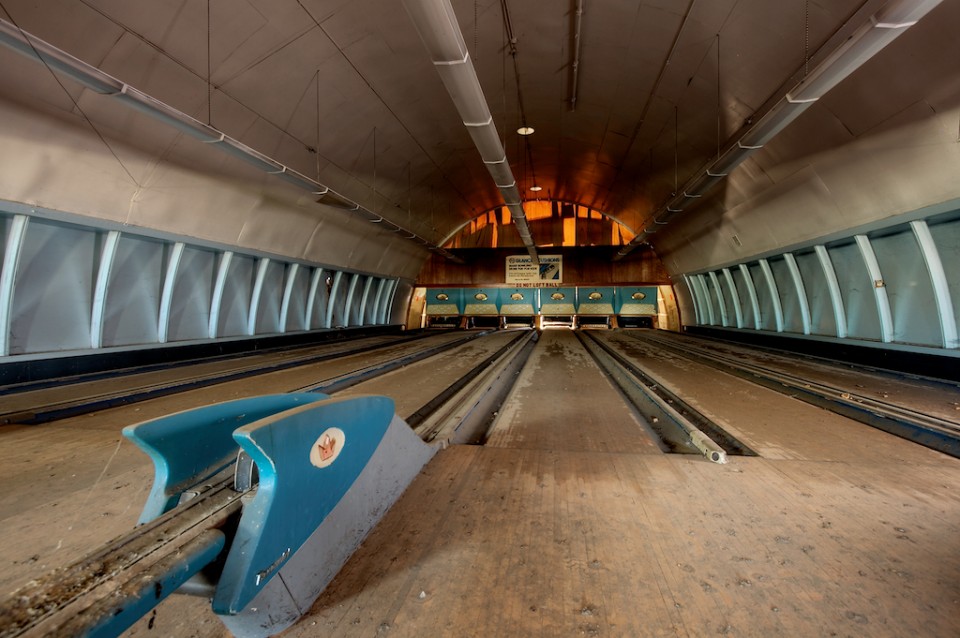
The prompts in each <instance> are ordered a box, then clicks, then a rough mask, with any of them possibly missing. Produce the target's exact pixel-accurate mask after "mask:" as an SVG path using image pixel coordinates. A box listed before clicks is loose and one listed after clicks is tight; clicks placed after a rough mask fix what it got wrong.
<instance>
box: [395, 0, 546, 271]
mask: <svg viewBox="0 0 960 638" xmlns="http://www.w3.org/2000/svg"><path fill="white" fill-rule="evenodd" d="M403 4H404V6H405V7H406V8H407V13H408V14H409V15H410V19H411V20H412V21H413V24H414V26H415V27H416V29H417V32H418V33H419V34H420V38H421V39H422V40H423V43H424V45H425V46H426V47H427V52H428V53H429V54H430V59H431V60H433V65H434V67H435V68H436V69H437V72H438V73H439V74H440V79H441V80H442V81H443V85H444V86H445V87H446V88H447V92H448V93H449V94H450V97H451V99H452V100H453V103H454V105H455V106H456V107H457V112H458V113H459V114H460V119H461V120H463V125H464V126H466V127H467V131H468V132H469V133H470V137H471V138H473V143H474V145H475V146H476V147H477V150H478V151H479V152H480V157H481V158H482V159H483V163H484V165H486V167H487V170H488V171H489V172H490V176H491V177H492V178H493V183H494V184H496V186H497V188H499V189H500V194H501V195H502V196H503V201H504V203H505V204H506V205H507V208H508V209H509V210H510V217H512V218H513V222H514V225H515V226H516V228H517V232H518V233H519V234H520V239H522V240H523V245H524V246H526V248H527V252H528V253H530V258H531V259H532V260H533V262H534V263H535V264H537V263H539V259H538V258H537V247H536V245H535V244H534V242H533V237H532V236H531V234H530V226H529V224H527V216H526V214H524V212H523V201H522V199H521V198H520V191H519V190H518V189H517V180H516V179H515V178H514V176H513V171H512V170H510V164H509V163H508V162H507V154H506V152H505V151H504V150H503V145H502V144H501V143H500V135H499V134H498V133H497V127H496V126H495V125H494V124H493V116H492V115H490V109H489V108H488V107H487V100H486V98H485V97H484V95H483V89H482V88H481V86H480V80H479V79H478V78H477V72H476V69H474V67H473V62H472V61H471V60H470V54H469V53H468V52H467V45H466V44H465V43H464V41H463V34H462V33H461V32H460V25H459V24H458V23H457V16H456V15H455V14H454V12H453V7H452V6H451V5H450V2H449V0H404V3H403Z"/></svg>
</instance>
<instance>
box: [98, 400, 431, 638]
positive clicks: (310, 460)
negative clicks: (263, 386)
mask: <svg viewBox="0 0 960 638" xmlns="http://www.w3.org/2000/svg"><path fill="white" fill-rule="evenodd" d="M124 435H125V436H126V437H127V438H129V439H130V440H132V441H133V442H134V443H136V444H137V445H138V446H139V447H140V448H141V449H143V450H144V451H145V452H146V453H147V454H148V455H150V457H151V459H152V460H153V462H154V468H155V475H154V485H153V489H152V490H151V492H150V496H149V497H148V499H147V504H146V506H145V508H144V512H143V515H142V516H141V523H145V522H149V521H150V520H152V519H154V518H156V517H158V516H160V515H162V514H164V513H165V512H167V511H170V510H171V509H173V508H175V507H176V505H177V503H178V502H179V501H180V500H181V498H183V495H184V494H186V493H189V491H190V490H191V488H192V487H195V486H196V485H197V484H199V483H201V482H203V481H205V480H207V479H209V478H210V477H211V476H213V475H215V474H217V473H218V472H221V471H223V470H225V469H226V468H227V467H229V465H230V464H231V463H232V462H233V461H234V460H235V459H237V455H238V450H239V451H241V452H242V454H240V457H241V459H242V458H244V457H246V458H249V459H250V460H252V462H253V464H255V466H256V469H257V473H258V475H259V480H258V483H257V485H256V486H255V487H254V489H251V490H249V491H247V492H245V493H243V494H242V495H239V494H238V498H240V499H241V502H242V509H241V513H240V518H239V523H238V524H237V525H236V528H235V530H229V531H227V532H226V533H225V535H226V541H225V543H223V542H222V543H220V544H219V545H216V546H215V548H214V550H215V551H214V550H211V551H210V552H207V554H205V557H204V558H203V560H202V561H194V562H193V563H191V564H190V565H189V569H190V570H191V571H192V572H199V571H200V570H201V569H203V568H204V567H205V566H206V565H207V564H208V563H210V562H214V561H217V562H218V563H220V562H222V564H223V568H222V571H221V572H220V574H219V578H218V579H216V583H215V585H214V589H213V591H212V606H213V611H214V612H215V613H216V614H217V615H218V616H219V617H220V618H221V620H222V621H223V622H224V624H225V625H226V626H227V628H228V629H229V630H230V631H231V632H232V633H233V634H234V635H235V636H243V637H250V638H254V637H255V638H261V637H264V636H271V635H274V634H276V633H278V632H280V631H282V630H283V629H285V628H287V627H289V626H290V625H292V624H293V623H294V622H296V621H297V619H299V618H300V616H301V615H302V614H303V612H304V611H306V610H308V609H309V608H310V605H311V604H312V603H313V601H314V600H316V598H317V597H318V596H319V595H320V593H321V592H322V591H323V589H324V588H325V587H326V586H327V584H328V583H329V582H330V581H331V580H332V579H333V577H334V576H335V575H336V573H337V572H338V571H339V570H340V567H341V566H342V565H343V564H344V563H345V562H346V560H347V559H348V558H349V557H350V555H351V554H352V553H353V551H354V550H355V549H356V547H357V546H358V545H359V544H360V541H362V540H363V538H364V536H366V534H367V533H368V532H369V531H370V530H371V529H372V528H373V526H374V525H376V523H377V522H378V521H379V519H380V517H382V515H383V513H385V512H386V510H387V509H389V507H390V506H391V505H392V504H393V503H394V501H395V500H396V499H397V498H399V496H400V494H401V493H402V492H403V490H404V489H405V488H406V487H407V485H408V484H409V483H410V481H412V480H413V478H414V477H415V476H416V475H417V474H418V473H419V471H420V469H421V468H422V467H423V465H424V464H426V462H427V461H428V460H429V459H430V458H431V457H432V455H433V454H434V452H435V448H433V447H431V446H428V445H426V444H425V443H423V441H421V440H420V438H419V437H417V436H416V435H415V434H414V433H413V432H412V430H410V428H409V426H407V424H406V423H405V422H404V421H403V420H402V419H400V418H399V417H397V416H396V415H395V413H394V403H393V400H392V399H390V398H388V397H382V396H360V397H347V398H329V397H327V396H326V395H322V394H311V393H298V394H284V395H272V396H262V397H254V398H251V399H242V400H239V401H230V402H226V403H222V404H218V405H214V406H207V407H204V408H199V409H196V410H190V411H187V412H182V413H179V414H174V415H170V416H167V417H163V418H160V419H155V420H153V421H148V422H145V423H141V424H139V425H134V426H130V427H128V428H125V429H124ZM221 546H223V547H224V549H223V550H222V551H220V550H218V549H217V548H219V547H221ZM201 563H202V564H201ZM183 569H186V568H185V567H183V566H181V567H180V570H181V571H183ZM183 580H184V578H180V579H179V581H178V582H182V581H183ZM158 602H159V597H158V599H157V600H154V601H148V602H147V603H139V602H138V603H137V604H133V605H131V606H130V608H129V609H128V610H125V613H124V614H118V616H117V619H116V622H115V623H113V624H108V625H106V626H104V627H100V628H98V630H97V631H96V632H93V633H96V634H98V635H117V634H119V633H120V632H121V631H123V630H124V629H125V628H126V627H127V626H129V625H130V624H131V623H132V622H133V621H135V620H136V618H138V617H139V616H141V615H142V614H143V613H145V612H146V611H149V609H150V608H151V607H152V606H153V605H156V604H157V603H158ZM127 612H129V613H127Z"/></svg>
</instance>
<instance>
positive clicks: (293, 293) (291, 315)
mask: <svg viewBox="0 0 960 638" xmlns="http://www.w3.org/2000/svg"><path fill="white" fill-rule="evenodd" d="M291 270H292V266H290V265H288V266H287V269H286V274H285V275H284V277H289V276H290V272H291ZM310 274H311V273H310V268H304V267H302V266H301V267H299V268H297V269H296V272H295V274H294V277H293V283H292V284H291V290H290V299H289V300H288V302H287V304H288V308H287V321H286V324H285V325H284V326H283V329H284V331H285V332H299V331H301V330H306V329H307V326H306V325H305V324H304V318H305V313H306V308H307V295H308V294H309V292H310ZM284 285H286V284H284Z"/></svg>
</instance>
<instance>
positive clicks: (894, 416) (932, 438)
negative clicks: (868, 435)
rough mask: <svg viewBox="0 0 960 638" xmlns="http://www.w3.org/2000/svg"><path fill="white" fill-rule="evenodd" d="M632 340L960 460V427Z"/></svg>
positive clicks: (699, 351) (722, 359) (728, 359)
mask: <svg viewBox="0 0 960 638" xmlns="http://www.w3.org/2000/svg"><path fill="white" fill-rule="evenodd" d="M631 336H632V337H633V338H634V339H637V340H639V341H641V342H646V343H652V344H656V345H657V346H658V347H661V348H663V349H665V350H668V351H670V352H672V353H674V354H676V355H678V356H681V357H684V358H687V359H690V360H693V361H696V362H698V363H703V364H706V365H709V366H711V367H713V368H716V369H718V370H721V371H723V372H726V373H728V374H732V375H734V376H736V377H739V378H741V379H744V380H746V381H750V382H751V383H755V384H757V385H760V386H763V387H765V388H768V389H771V390H775V391H777V392H780V393H781V394H786V395H788V396H791V397H793V398H796V399H800V400H801V401H804V402H806V403H809V404H811V405H815V406H817V407H820V408H824V409H826V410H830V411H831V412H835V413H837V414H840V415H842V416H845V417H848V418H851V419H853V420H855V421H859V422H860V423H863V424H865V425H869V426H871V427H875V428H877V429H879V430H883V431H884V432H888V433H889V434H893V435H895V436H899V437H901V438H904V439H907V440H908V441H913V442H914V443H919V444H920V445H923V446H925V447H928V448H931V449H934V450H937V451H938V452H943V453H944V454H949V455H950V456H953V457H957V458H960V423H957V422H954V421H949V420H947V419H942V418H940V417H935V416H931V415H928V414H923V413H922V412H917V411H916V410H912V409H910V408H906V407H903V406H900V405H895V404H893V403H889V402H886V401H880V400H878V399H873V398H870V397H867V396H863V395H860V394H857V393H856V392H851V391H850V390H848V389H845V388H837V387H835V386H831V385H828V384H826V383H818V382H815V381H811V380H809V379H805V378H803V377H799V376H797V375H793V374H789V373H785V372H780V371H777V370H772V369H770V368H766V367H764V366H760V365H757V364H753V363H746V362H744V361H741V360H739V359H737V358H735V357H732V356H723V355H719V354H717V353H716V352H711V351H710V350H709V349H708V348H706V347H703V346H700V345H697V346H693V345H691V344H686V345H680V344H678V343H674V342H673V340H669V339H663V338H660V337H655V336H652V335H650V334H645V335H643V336H641V335H636V334H634V335H631Z"/></svg>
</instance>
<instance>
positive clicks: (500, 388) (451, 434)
mask: <svg viewBox="0 0 960 638" xmlns="http://www.w3.org/2000/svg"><path fill="white" fill-rule="evenodd" d="M521 335H522V336H520V337H518V338H517V339H514V340H513V341H511V342H510V343H508V344H507V345H506V346H504V347H503V348H501V349H500V350H499V351H497V352H496V353H495V354H494V355H492V356H491V357H488V358H487V360H486V361H484V362H483V363H481V364H480V365H478V366H476V367H474V369H473V370H471V371H470V372H468V373H467V374H466V375H464V377H462V378H461V380H464V379H465V380H466V381H467V382H465V383H459V382H458V385H459V386H460V387H459V388H457V390H456V391H455V392H453V393H446V392H445V393H443V394H445V395H446V394H448V395H449V398H448V399H447V400H446V401H444V402H443V403H442V404H440V405H436V406H435V407H433V409H432V411H431V412H430V414H428V415H426V416H425V417H423V418H422V419H420V421H419V422H418V423H417V426H416V428H415V430H414V431H415V432H416V433H417V434H418V435H419V436H420V438H422V439H423V440H424V441H426V442H428V443H430V442H434V441H437V440H438V439H439V440H440V445H442V446H446V445H449V444H462V443H483V442H484V441H485V439H486V437H487V433H488V429H489V427H490V424H491V423H492V422H493V420H494V417H495V416H496V414H497V412H498V411H499V410H500V407H501V406H502V405H503V402H504V400H505V399H506V398H507V395H508V394H509V392H510V390H511V389H512V388H513V385H514V383H515V382H516V380H517V375H518V374H519V373H520V370H521V369H522V368H523V366H524V365H525V364H526V362H527V359H529V357H530V353H531V352H532V351H533V347H534V346H535V345H536V343H537V340H538V339H539V337H540V333H539V332H537V331H535V330H530V331H527V332H525V333H521ZM431 403H432V402H431ZM428 405H429V403H428Z"/></svg>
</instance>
